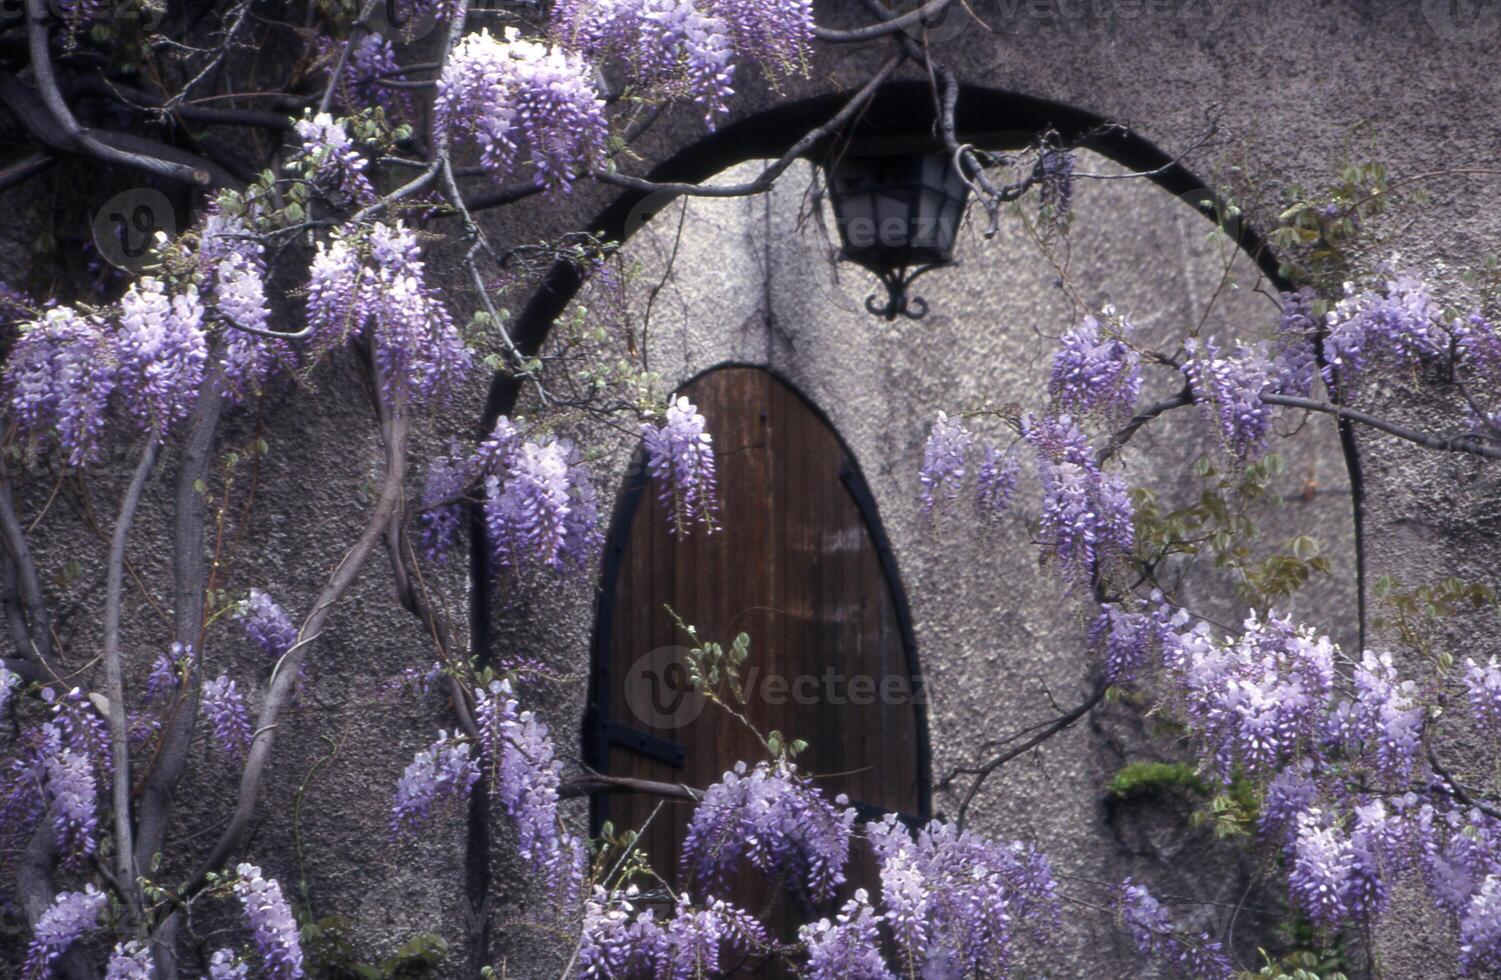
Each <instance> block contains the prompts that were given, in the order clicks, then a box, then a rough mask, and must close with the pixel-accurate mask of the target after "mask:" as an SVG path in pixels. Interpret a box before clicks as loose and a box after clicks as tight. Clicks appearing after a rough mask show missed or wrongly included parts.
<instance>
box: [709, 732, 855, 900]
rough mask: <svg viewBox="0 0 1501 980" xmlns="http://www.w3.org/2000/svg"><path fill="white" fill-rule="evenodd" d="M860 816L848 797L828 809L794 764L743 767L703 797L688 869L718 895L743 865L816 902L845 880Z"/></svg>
mask: <svg viewBox="0 0 1501 980" xmlns="http://www.w3.org/2000/svg"><path fill="white" fill-rule="evenodd" d="M854 822H855V810H854V808H853V807H850V806H849V800H848V799H847V798H845V797H844V796H839V797H837V798H836V799H835V800H834V801H833V803H830V801H829V800H828V799H826V798H825V797H824V795H823V794H822V793H821V792H819V791H818V790H817V789H816V788H815V787H814V786H813V784H812V782H811V781H810V780H809V779H808V778H807V777H805V776H802V775H800V774H799V773H797V772H796V771H795V770H794V769H793V768H792V766H791V765H790V764H788V763H777V764H775V765H773V764H771V763H766V762H763V763H760V764H758V765H757V766H756V767H755V768H754V769H748V768H747V767H746V765H745V763H743V762H738V763H736V764H735V768H734V769H732V770H730V771H729V772H726V773H725V774H724V777H723V779H721V781H720V782H717V783H715V784H714V785H713V786H710V787H709V788H708V790H707V791H705V793H704V796H703V799H702V800H700V801H699V804H698V807H697V808H696V809H695V810H694V811H693V819H692V820H691V821H690V822H689V824H688V832H687V835H686V836H685V837H684V838H683V857H682V863H683V868H684V869H685V870H686V871H688V872H690V873H691V874H692V876H693V877H694V878H695V879H696V880H699V881H702V882H705V883H707V884H708V885H709V886H711V887H712V888H718V887H720V886H721V885H723V883H724V882H725V881H726V880H727V879H726V876H727V874H728V873H729V872H730V871H731V870H732V869H733V868H734V866H735V865H736V864H737V863H738V862H739V861H740V860H741V859H746V860H749V861H750V863H751V864H753V865H755V866H756V867H757V868H759V869H760V870H761V871H763V872H765V873H766V874H768V875H771V874H778V873H781V874H785V875H787V876H788V879H789V881H791V882H795V883H797V884H798V885H800V886H802V887H805V888H807V890H808V893H809V895H811V896H812V897H813V899H814V900H815V901H822V900H824V899H826V898H829V897H831V896H832V895H833V894H834V890H835V889H836V888H837V887H838V886H839V885H840V884H842V883H843V881H844V867H845V863H846V862H847V861H848V860H849V847H850V831H851V828H852V827H853V826H854Z"/></svg>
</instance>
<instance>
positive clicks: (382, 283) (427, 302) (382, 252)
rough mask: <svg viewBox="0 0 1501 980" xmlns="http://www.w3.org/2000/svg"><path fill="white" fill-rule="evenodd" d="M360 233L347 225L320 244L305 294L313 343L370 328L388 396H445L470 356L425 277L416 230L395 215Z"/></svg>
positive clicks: (333, 343)
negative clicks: (393, 220)
mask: <svg viewBox="0 0 1501 980" xmlns="http://www.w3.org/2000/svg"><path fill="white" fill-rule="evenodd" d="M363 239H364V240H363V242H361V241H360V239H359V238H357V237H356V236H355V235H354V233H353V232H349V231H347V230H346V231H345V232H344V233H338V234H335V235H334V237H333V238H332V239H330V240H329V241H328V242H320V243H319V244H318V250H317V254H315V255H314V257H313V262H312V265H311V267H310V269H309V276H308V296H307V319H308V326H309V327H311V328H312V330H313V348H314V349H315V350H316V351H317V352H319V353H325V352H328V351H332V350H334V349H336V348H338V347H339V346H341V345H342V344H344V343H345V342H346V341H347V340H349V339H350V338H351V337H353V336H356V335H358V334H360V333H361V332H362V331H364V330H366V329H369V330H370V332H371V333H370V337H371V341H372V343H373V345H374V348H375V361H376V366H377V368H378V370H379V373H380V378H381V384H382V387H383V388H384V389H385V391H386V393H387V395H388V397H390V398H392V399H393V400H398V401H408V402H412V403H418V404H422V403H428V402H431V401H433V400H435V399H437V398H440V397H442V396H445V395H446V394H447V393H448V392H449V391H451V390H453V388H454V387H455V386H456V385H458V384H459V382H460V381H462V380H463V378H464V376H465V375H466V374H467V373H468V371H469V368H470V366H471V363H472V360H473V358H472V355H471V353H470V351H469V348H468V346H467V345H466V344H465V343H464V339H463V337H462V336H460V334H459V331H458V328H457V327H456V326H455V325H454V322H453V318H452V317H450V316H449V314H448V309H447V307H445V306H444V305H443V302H442V300H441V299H439V298H438V295H437V293H436V291H435V290H433V289H431V288H430V287H429V286H428V285H427V280H426V271H425V267H424V263H423V261H422V258H421V254H422V249H421V246H420V244H419V243H418V241H417V236H416V233H415V232H413V231H412V230H411V229H410V228H408V227H406V225H405V224H403V223H402V222H400V221H398V222H396V223H395V224H393V225H387V224H384V223H381V222H376V223H375V224H374V225H372V226H371V227H370V229H369V231H368V233H367V234H365V235H364V236H363ZM362 249H363V250H364V251H365V252H367V253H368V262H367V261H363V260H362V259H361V250H362Z"/></svg>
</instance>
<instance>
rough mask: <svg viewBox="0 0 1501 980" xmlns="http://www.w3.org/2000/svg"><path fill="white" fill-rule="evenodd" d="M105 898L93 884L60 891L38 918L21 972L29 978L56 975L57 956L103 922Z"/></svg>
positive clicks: (34, 979) (37, 979) (39, 978)
mask: <svg viewBox="0 0 1501 980" xmlns="http://www.w3.org/2000/svg"><path fill="white" fill-rule="evenodd" d="M105 902H106V900H105V897H104V894H103V893H102V892H100V891H99V890H98V889H97V888H95V887H94V886H93V885H86V886H85V887H84V890H83V891H81V892H59V893H58V896H57V897H56V898H55V899H53V900H52V904H51V905H49V906H48V907H47V911H45V912H43V913H42V915H41V917H40V918H39V919H37V923H36V928H35V929H34V930H33V932H32V936H31V945H30V946H28V947H27V949H26V962H25V964H24V965H23V966H22V967H21V975H22V976H23V977H25V978H26V980H44V978H46V977H50V976H52V973H53V970H52V967H53V964H54V963H55V962H56V960H57V958H58V957H59V956H61V955H62V954H63V953H66V952H67V951H68V947H70V946H72V945H73V943H75V942H77V941H78V939H79V938H81V937H82V936H83V935H84V934H85V933H87V932H91V931H92V930H93V929H95V928H96V927H97V926H98V925H99V914H100V913H101V912H103V911H104V906H105Z"/></svg>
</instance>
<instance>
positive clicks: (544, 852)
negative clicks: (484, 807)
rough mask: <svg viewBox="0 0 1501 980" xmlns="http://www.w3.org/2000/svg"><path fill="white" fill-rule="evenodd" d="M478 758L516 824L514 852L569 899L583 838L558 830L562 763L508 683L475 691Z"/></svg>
mask: <svg viewBox="0 0 1501 980" xmlns="http://www.w3.org/2000/svg"><path fill="white" fill-rule="evenodd" d="M474 697H475V709H474V713H475V721H476V723H477V724H478V725H479V728H480V757H481V762H482V764H483V765H484V767H485V769H486V771H488V772H489V773H490V776H491V783H492V786H493V789H494V792H495V797H496V800H497V802H499V803H500V805H501V807H502V808H503V809H504V810H505V812H506V814H507V815H508V816H509V817H510V818H511V821H512V823H513V824H514V826H515V827H516V837H517V842H516V850H517V852H518V853H519V854H520V855H521V857H522V858H524V859H526V860H528V861H530V862H531V863H532V865H533V866H534V867H536V868H537V869H538V870H539V871H541V872H542V873H543V875H544V876H545V879H546V881H547V883H548V887H549V890H550V891H551V892H552V893H553V894H554V895H557V896H560V897H562V898H563V899H564V900H565V901H568V902H571V901H572V900H573V898H574V896H575V894H576V891H577V888H578V886H579V884H580V881H581V879H582V875H583V864H584V848H583V842H582V841H580V840H579V839H578V838H576V837H575V836H573V835H572V834H568V833H560V831H559V829H558V786H559V785H560V783H561V782H562V771H563V764H562V763H561V762H559V761H558V760H557V759H556V758H555V756H554V751H553V746H552V742H551V741H550V740H549V738H548V735H547V726H546V725H544V724H542V722H541V721H540V720H538V718H537V716H536V714H535V713H534V712H531V711H519V710H518V708H517V702H516V699H515V698H514V697H513V696H512V692H511V687H510V684H509V683H507V682H505V681H492V682H491V684H490V686H489V688H488V689H486V690H476V691H475V692H474Z"/></svg>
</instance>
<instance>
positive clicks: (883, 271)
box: [827, 143, 969, 320]
mask: <svg viewBox="0 0 1501 980" xmlns="http://www.w3.org/2000/svg"><path fill="white" fill-rule="evenodd" d="M827 169H828V177H829V198H830V201H831V203H832V204H833V205H834V218H835V221H836V223H837V224H838V227H839V239H840V242H841V244H842V246H843V248H842V249H841V251H840V258H842V259H845V260H847V261H850V262H854V263H855V264H856V265H859V266H862V267H864V268H866V269H869V270H870V271H871V272H873V273H875V275H876V276H877V278H879V279H880V280H881V283H882V284H883V285H884V286H885V287H886V302H885V303H884V304H882V303H881V302H880V301H879V300H878V299H877V298H876V296H875V295H874V294H872V295H871V296H867V297H866V299H865V308H866V309H867V310H869V311H870V312H871V313H874V314H876V315H878V316H882V317H885V318H886V319H887V320H895V319H896V318H897V317H899V316H903V317H907V318H908V319H911V320H916V319H919V318H921V317H923V316H924V315H926V314H927V312H928V304H927V302H926V301H924V300H923V298H922V297H920V296H914V295H912V294H911V286H912V283H913V282H914V281H915V280H916V279H917V277H918V276H921V275H922V274H923V273H925V272H927V271H929V270H930V269H937V268H940V267H942V266H945V265H949V264H950V263H952V262H953V252H954V240H955V238H956V237H957V235H958V232H959V222H960V221H961V220H963V218H964V205H965V202H966V201H967V200H968V198H969V185H967V184H966V183H965V182H964V179H963V178H962V177H961V176H960V175H959V172H958V170H957V169H956V168H955V166H954V161H953V159H952V158H951V157H950V156H949V154H948V153H946V152H944V151H943V149H942V148H936V149H927V148H918V149H916V150H914V149H913V148H912V146H911V145H910V144H909V145H907V146H906V147H905V148H902V147H897V148H893V149H889V150H886V149H883V148H882V147H879V146H870V145H866V146H861V145H860V144H859V143H855V144H854V145H851V146H849V147H847V148H845V150H844V152H843V153H841V154H840V155H838V156H836V157H835V159H834V160H833V162H832V163H831V164H830V165H829V166H828V168H827Z"/></svg>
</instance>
